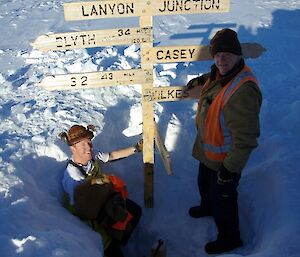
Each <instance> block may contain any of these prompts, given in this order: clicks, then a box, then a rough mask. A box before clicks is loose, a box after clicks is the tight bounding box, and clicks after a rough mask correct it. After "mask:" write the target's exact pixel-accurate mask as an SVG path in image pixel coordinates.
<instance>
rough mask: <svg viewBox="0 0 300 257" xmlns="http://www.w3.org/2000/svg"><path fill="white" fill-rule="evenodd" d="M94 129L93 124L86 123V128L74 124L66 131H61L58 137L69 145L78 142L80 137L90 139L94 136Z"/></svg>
mask: <svg viewBox="0 0 300 257" xmlns="http://www.w3.org/2000/svg"><path fill="white" fill-rule="evenodd" d="M95 130H96V129H95V126H94V125H88V126H87V127H86V128H85V127H84V126H81V125H74V126H72V127H71V128H70V129H69V131H68V132H61V133H60V134H59V137H60V139H61V140H62V141H64V142H66V143H67V144H68V145H70V146H71V145H74V144H76V143H78V142H80V141H81V140H82V139H85V138H89V139H92V138H93V137H94V133H93V131H95Z"/></svg>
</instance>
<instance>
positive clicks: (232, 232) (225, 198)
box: [198, 163, 241, 238]
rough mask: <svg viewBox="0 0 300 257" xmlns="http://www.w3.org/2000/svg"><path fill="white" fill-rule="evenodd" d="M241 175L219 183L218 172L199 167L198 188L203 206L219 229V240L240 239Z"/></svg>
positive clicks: (202, 166)
mask: <svg viewBox="0 0 300 257" xmlns="http://www.w3.org/2000/svg"><path fill="white" fill-rule="evenodd" d="M240 177H241V176H240V174H236V175H235V176H234V178H233V181H231V182H227V183H225V184H221V185H220V184H219V183H218V182H217V178H218V176H217V171H214V170H211V169H209V168H208V167H206V166H205V165H204V164H202V163H200V165H199V174H198V188H199V193H200V196H201V206H202V207H203V208H205V209H207V210H209V212H210V213H211V214H212V216H213V218H214V220H215V223H216V226H217V228H218V238H228V237H232V238H239V237H240V231H239V215H238V201H237V200H238V193H237V187H238V184H239V180H240Z"/></svg>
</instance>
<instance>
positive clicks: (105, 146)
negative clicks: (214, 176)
mask: <svg viewBox="0 0 300 257" xmlns="http://www.w3.org/2000/svg"><path fill="white" fill-rule="evenodd" d="M63 2H64V1H61V0H54V1H47V0H35V1H30V0H23V1H18V0H0V6H1V9H0V25H1V27H0V38H1V40H0V87H1V88H0V103H1V105H0V220H1V222H0V256H1V257H11V256H22V257H25V256H30V257H32V256H34V257H45V256H49V257H50V256H53V257H54V256H55V257H56V256H62V257H69V256H70V257H77V256H78V257H79V256H80V257H81V256H89V257H94V256H97V257H100V256H102V254H103V253H102V245H101V240H100V237H99V235H98V234H96V233H95V232H93V231H92V230H91V229H90V228H89V227H88V226H87V225H86V224H84V223H82V222H81V221H80V220H78V219H77V218H75V217H73V216H71V215H70V214H69V213H68V212H67V211H66V210H65V209H64V208H63V207H62V206H61V204H60V199H61V195H62V188H61V176H62V171H63V169H64V167H65V165H66V160H67V158H68V157H70V152H69V149H68V147H67V146H66V145H64V144H63V143H62V142H61V141H59V140H58V137H57V135H58V134H59V133H60V132H61V131H63V130H66V129H67V128H68V127H69V126H71V125H73V124H75V123H81V124H84V125H87V124H94V125H96V126H97V128H98V131H97V132H98V135H97V137H96V138H95V140H94V145H95V148H96V149H101V150H104V151H109V150H113V149H116V148H119V147H125V146H128V145H132V144H134V143H135V142H136V141H137V140H138V139H139V133H141V125H140V123H141V122H142V115H141V87H140V86H139V85H134V86H122V87H110V88H101V89H100V88H99V89H86V90H81V91H79V90H78V91H54V92H48V91H45V90H43V89H41V88H38V87H37V86H36V85H35V83H38V82H39V81H40V80H41V79H42V78H43V77H45V76H46V75H47V74H67V73H73V72H88V71H97V70H99V71H100V70H108V69H110V70H117V69H134V68H139V67H140V57H139V47H138V45H130V46H118V47H116V46H111V47H103V48H96V49H82V50H69V51H60V52H54V51H49V52H46V53H42V52H39V51H37V50H35V49H32V47H31V45H30V43H31V42H33V41H34V40H35V39H36V38H37V37H38V36H40V35H42V34H46V33H50V32H52V33H59V32H69V31H80V30H92V29H110V28H123V27H134V26H138V25H139V21H138V18H127V19H125V18H122V19H105V20H103V19H102V20H93V21H80V22H79V21H76V22H66V21H64V18H63V8H62V5H63ZM68 2H71V1H68ZM153 24H154V38H155V45H156V46H157V45H159V46H168V45H195V44H207V43H208V42H209V39H210V37H211V36H212V35H213V34H214V32H215V31H217V30H218V29H220V28H222V27H230V28H232V29H235V30H236V31H238V34H239V38H240V41H241V42H258V43H260V44H261V45H263V46H264V47H265V48H266V49H267V51H266V52H265V53H264V54H263V55H262V56H261V57H259V58H257V59H248V60H247V63H248V64H249V65H250V66H251V67H252V68H253V70H254V72H255V74H256V75H257V77H258V78H259V81H260V86H261V89H262V91H263V95H264V102H263V106H262V111H261V137H260V140H259V143H260V145H259V148H257V149H256V150H255V151H254V152H253V155H252V156H251V159H250V161H249V163H248V165H247V167H246V169H245V170H244V173H243V176H242V179H241V183H240V187H239V192H240V198H239V204H240V220H241V233H242V238H243V240H244V242H245V245H244V247H242V248H240V249H238V250H236V251H233V252H232V253H230V254H226V256H251V257H252V256H253V257H254V256H255V257H267V256H270V257H298V256H300V246H299V241H300V219H299V215H300V188H299V183H300V174H299V172H300V169H299V163H298V161H299V156H300V147H299V143H300V140H299V135H300V115H299V111H300V97H299V95H300V69H299V66H300V52H299V43H300V34H299V27H300V2H299V1H298V0H285V1H279V0H277V1H276V0H269V1H265V0H256V1H250V0H244V1H238V0H231V8H230V12H229V13H219V14H198V15H195V14H194V15H176V16H160V17H154V22H153ZM210 65H211V62H194V63H175V64H159V65H155V67H154V68H155V84H156V85H159V86H168V85H184V84H185V83H186V82H187V81H188V79H190V78H191V77H192V76H196V75H198V74H201V73H203V72H206V71H207V70H208V68H209V66H210ZM194 114H195V102H193V101H182V102H173V103H171V102H170V103H160V104H156V105H155V115H156V119H157V121H158V125H159V129H160V132H161V134H162V136H163V137H164V138H165V139H166V142H165V143H166V146H167V148H168V149H169V150H170V153H171V158H172V162H173V167H174V175H173V176H168V175H167V174H166V172H165V171H164V168H163V164H162V162H161V159H160V156H159V154H158V153H156V156H155V157H156V161H155V185H154V188H155V195H154V208H153V209H147V208H144V209H143V216H142V219H141V222H140V224H139V226H138V228H137V230H136V232H135V234H134V235H133V238H132V239H131V241H130V242H129V244H128V245H127V247H126V248H125V249H124V252H125V254H126V256H128V257H129V256H130V257H137V256H139V257H142V256H147V257H148V256H149V255H150V248H151V246H152V244H153V243H154V242H155V241H156V240H157V239H159V238H162V239H164V240H166V241H167V251H168V256H170V257H200V256H206V254H205V252H204V249H203V246H204V245H205V243H206V242H207V241H209V240H211V239H214V237H215V235H216V228H215V225H214V222H213V221H212V220H211V219H210V218H203V219H199V220H193V219H191V218H190V217H189V216H188V209H189V207H190V206H192V205H194V204H196V203H197V202H198V201H199V196H198V193H197V186H196V177H197V168H198V163H197V161H195V160H194V159H193V158H192V157H191V149H192V145H193V141H194V136H195V128H194V119H193V118H194ZM107 170H109V171H110V172H112V173H115V174H117V175H118V176H120V177H122V178H123V179H124V180H125V181H126V182H127V184H128V188H129V193H130V197H131V198H132V199H134V200H135V201H137V202H138V203H139V204H140V205H142V206H143V163H142V156H141V155H135V156H133V157H130V158H128V159H126V160H122V161H120V162H116V163H113V164H110V165H109V166H107ZM224 256H225V255H224Z"/></svg>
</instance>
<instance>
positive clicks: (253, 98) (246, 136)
mask: <svg viewBox="0 0 300 257" xmlns="http://www.w3.org/2000/svg"><path fill="white" fill-rule="evenodd" d="M244 65H245V63H244V60H243V59H242V60H241V62H240V63H239V64H238V65H237V66H235V68H233V70H232V71H231V72H230V74H227V75H225V76H222V77H221V78H220V79H218V80H216V79H215V77H216V72H217V68H216V66H215V65H213V66H212V69H211V72H210V73H208V74H205V75H203V76H202V77H201V78H199V79H198V81H199V82H202V83H203V81H206V80H207V79H208V78H209V77H210V79H211V83H210V85H209V87H208V90H207V91H206V92H205V93H204V94H203V95H202V96H201V99H200V100H199V104H201V113H199V119H198V124H197V127H198V131H197V136H196V140H195V143H194V147H193V157H194V158H196V159H197V160H199V161H200V162H202V163H203V164H205V165H206V166H207V167H208V168H210V169H212V170H216V171H217V170H219V168H220V166H221V164H222V163H221V162H217V161H212V160H210V159H208V158H207V157H206V156H205V154H204V150H203V143H204V135H205V119H206V115H207V111H208V109H209V107H210V103H211V102H212V101H213V99H214V98H215V96H216V95H217V94H218V93H219V92H220V90H221V89H222V87H223V86H225V85H226V84H227V83H228V82H229V81H230V80H232V79H233V78H234V77H235V76H236V75H237V74H238V73H239V72H240V71H241V70H242V69H243V67H244ZM199 86H201V85H199ZM261 103H262V94H261V91H260V89H259V87H258V85H256V84H255V83H254V82H252V81H247V82H245V83H244V84H242V85H241V86H240V88H239V89H238V90H237V91H236V92H235V94H234V95H233V96H231V98H230V99H229V100H228V102H227V103H226V105H225V106H224V110H223V112H224V118H225V122H226V125H227V127H228V129H229V131H230V134H231V136H232V145H231V147H230V150H229V152H228V154H227V156H226V157H225V159H224V161H223V165H224V166H225V168H226V169H228V170H229V171H231V172H235V173H240V172H241V171H242V169H243V168H244V166H245V165H246V163H247V160H248V158H249V156H250V153H251V151H252V150H253V149H254V148H255V147H257V145H258V144H257V138H258V137H259V134H260V125H259V111H260V107H261Z"/></svg>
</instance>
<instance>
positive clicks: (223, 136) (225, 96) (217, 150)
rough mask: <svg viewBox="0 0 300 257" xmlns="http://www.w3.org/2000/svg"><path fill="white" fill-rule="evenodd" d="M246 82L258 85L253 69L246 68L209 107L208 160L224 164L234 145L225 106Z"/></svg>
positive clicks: (224, 88) (206, 140) (206, 129)
mask: <svg viewBox="0 0 300 257" xmlns="http://www.w3.org/2000/svg"><path fill="white" fill-rule="evenodd" d="M246 81H253V82H254V83H255V84H256V85H258V82H257V79H256V78H255V77H254V75H253V73H252V72H251V69H250V68H249V67H248V66H245V67H244V68H243V69H242V70H241V71H240V73H238V74H237V76H236V77H235V78H234V79H233V80H232V81H230V82H229V83H227V84H226V85H225V86H224V87H223V88H222V90H221V91H220V92H219V93H218V94H217V96H216V97H215V99H214V100H213V102H212V103H211V105H210V106H209V109H208V112H207V116H206V120H205V143H204V146H203V147H204V152H205V155H206V157H207V158H208V159H211V160H213V161H220V162H222V161H223V160H224V159H225V157H226V156H227V153H228V151H229V150H230V147H231V144H232V137H231V134H230V132H229V130H228V128H227V125H226V122H225V117H224V112H223V109H224V106H225V104H226V103H227V102H228V100H229V99H230V97H231V96H232V95H233V94H234V93H235V92H236V90H237V89H238V88H239V87H240V86H241V85H242V84H244V83H245V82H246Z"/></svg>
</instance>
